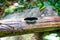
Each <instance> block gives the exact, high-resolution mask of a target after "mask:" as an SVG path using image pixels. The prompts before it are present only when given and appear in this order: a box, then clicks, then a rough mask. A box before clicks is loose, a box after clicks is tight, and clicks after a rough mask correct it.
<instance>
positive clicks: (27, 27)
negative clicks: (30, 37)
mask: <svg viewBox="0 0 60 40" xmlns="http://www.w3.org/2000/svg"><path fill="white" fill-rule="evenodd" d="M22 19H23V18H22ZM57 29H60V17H44V18H42V19H40V18H38V20H37V22H36V23H35V24H27V23H26V22H25V21H24V20H21V19H20V20H17V21H16V20H0V37H5V36H15V35H22V34H29V33H35V32H44V31H52V30H57Z"/></svg>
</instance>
